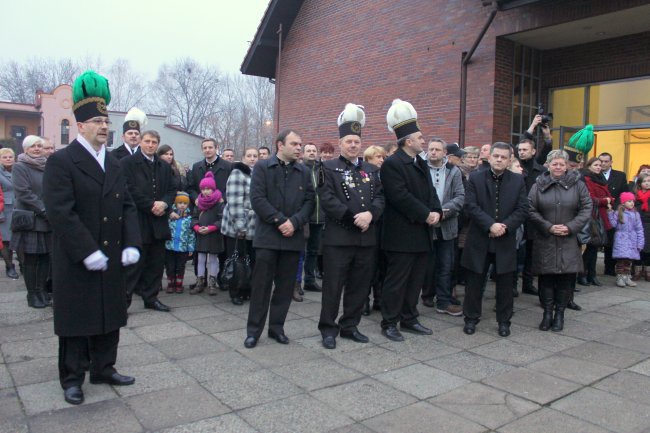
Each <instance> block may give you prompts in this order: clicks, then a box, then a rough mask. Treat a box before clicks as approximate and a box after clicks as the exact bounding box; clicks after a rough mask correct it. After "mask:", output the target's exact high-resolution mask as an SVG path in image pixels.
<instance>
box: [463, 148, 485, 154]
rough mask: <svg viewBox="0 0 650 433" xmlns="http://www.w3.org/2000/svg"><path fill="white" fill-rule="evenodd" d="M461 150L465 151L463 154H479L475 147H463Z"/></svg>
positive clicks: (479, 150)
mask: <svg viewBox="0 0 650 433" xmlns="http://www.w3.org/2000/svg"><path fill="white" fill-rule="evenodd" d="M463 150H464V151H465V154H468V153H471V154H476V155H478V154H479V153H480V152H481V149H479V148H478V147H476V146H467V147H464V148H463Z"/></svg>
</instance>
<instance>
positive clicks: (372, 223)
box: [318, 104, 384, 349]
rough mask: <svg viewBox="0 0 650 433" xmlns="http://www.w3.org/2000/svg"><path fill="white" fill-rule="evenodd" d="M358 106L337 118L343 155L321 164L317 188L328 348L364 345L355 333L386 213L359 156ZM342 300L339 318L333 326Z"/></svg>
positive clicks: (361, 119)
mask: <svg viewBox="0 0 650 433" xmlns="http://www.w3.org/2000/svg"><path fill="white" fill-rule="evenodd" d="M365 117H366V116H365V113H364V112H363V109H362V107H359V106H357V105H355V104H347V105H346V106H345V110H343V112H342V113H341V115H340V116H339V120H338V123H339V136H340V137H341V138H340V140H339V146H340V150H341V156H339V157H338V158H337V159H333V160H330V161H324V162H323V170H324V173H325V176H324V177H325V183H324V185H322V186H320V187H319V190H318V194H319V197H320V203H321V206H322V207H323V210H324V211H325V228H324V231H323V265H324V267H325V269H324V273H323V299H322V307H321V312H320V321H319V322H318V329H319V330H320V332H321V334H322V336H323V346H324V347H325V348H326V349H334V348H335V347H336V336H337V335H338V334H339V329H340V333H341V337H342V338H349V339H351V340H353V341H356V342H358V343H367V342H368V337H366V336H365V335H363V334H362V333H361V332H359V330H358V329H357V326H358V325H359V322H360V321H361V313H362V311H363V307H364V305H365V302H366V299H367V297H368V292H369V290H370V281H371V279H372V277H373V275H374V272H375V258H376V255H377V251H376V249H377V236H376V233H375V231H376V223H377V221H378V220H379V217H380V216H381V214H382V212H383V210H384V193H383V190H382V188H381V182H380V181H379V169H378V168H377V167H376V166H374V165H372V164H369V163H367V162H364V161H363V158H359V153H360V152H361V128H362V127H363V125H364V123H365ZM344 286H345V294H344V296H343V315H342V316H341V318H340V319H339V322H338V324H337V323H336V317H337V316H338V313H339V305H340V303H341V293H342V291H343V287H344Z"/></svg>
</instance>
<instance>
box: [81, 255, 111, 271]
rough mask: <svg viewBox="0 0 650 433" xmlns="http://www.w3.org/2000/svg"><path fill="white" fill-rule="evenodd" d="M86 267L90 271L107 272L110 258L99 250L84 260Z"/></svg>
mask: <svg viewBox="0 0 650 433" xmlns="http://www.w3.org/2000/svg"><path fill="white" fill-rule="evenodd" d="M84 265H85V266H86V269H88V270H89V271H105V270H106V269H108V257H106V256H105V255H104V253H102V252H101V251H100V250H97V251H95V252H94V253H92V254H91V255H89V256H88V257H86V258H85V259H84Z"/></svg>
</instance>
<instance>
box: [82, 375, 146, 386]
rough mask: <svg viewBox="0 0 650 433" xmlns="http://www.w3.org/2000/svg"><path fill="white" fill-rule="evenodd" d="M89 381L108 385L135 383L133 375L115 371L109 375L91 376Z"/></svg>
mask: <svg viewBox="0 0 650 433" xmlns="http://www.w3.org/2000/svg"><path fill="white" fill-rule="evenodd" d="M90 383H93V384H98V383H106V384H108V385H115V386H126V385H133V384H134V383H135V377H131V376H124V375H122V374H120V373H118V372H115V373H113V374H111V375H110V376H94V377H93V376H91V377H90Z"/></svg>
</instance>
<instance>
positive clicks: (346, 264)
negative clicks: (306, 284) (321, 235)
mask: <svg viewBox="0 0 650 433" xmlns="http://www.w3.org/2000/svg"><path fill="white" fill-rule="evenodd" d="M375 257H376V248H375V247H352V246H340V247H339V246H323V264H324V265H325V272H324V274H323V301H322V306H321V311H320V321H319V322H318V329H319V330H320V332H321V334H322V335H323V337H327V336H333V337H336V336H337V335H338V333H339V329H340V330H341V332H342V333H344V334H350V333H352V332H354V331H356V330H357V326H358V325H359V322H360V321H361V312H362V311H363V306H364V305H365V303H366V299H367V298H368V291H369V290H370V281H371V279H372V277H373V273H374V269H375ZM343 287H345V293H343ZM342 294H343V315H342V316H341V318H340V319H339V323H338V325H337V324H336V317H337V316H338V314H339V305H340V303H341V295H342Z"/></svg>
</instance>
